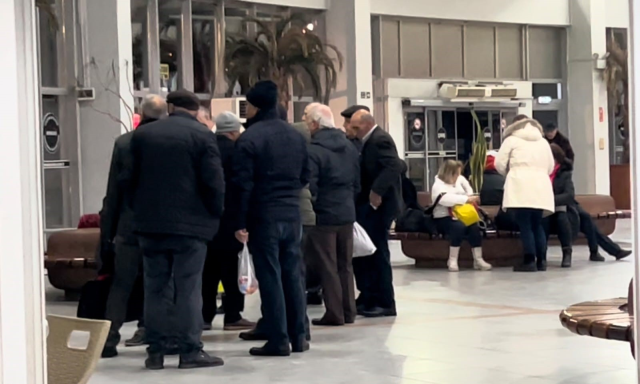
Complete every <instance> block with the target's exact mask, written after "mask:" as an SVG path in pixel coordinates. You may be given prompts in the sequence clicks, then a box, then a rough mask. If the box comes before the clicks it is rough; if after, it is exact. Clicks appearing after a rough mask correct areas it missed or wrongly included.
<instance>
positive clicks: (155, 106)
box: [140, 94, 167, 119]
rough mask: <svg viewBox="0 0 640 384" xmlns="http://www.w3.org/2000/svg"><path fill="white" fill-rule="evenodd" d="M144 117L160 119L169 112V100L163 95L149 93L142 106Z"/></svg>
mask: <svg viewBox="0 0 640 384" xmlns="http://www.w3.org/2000/svg"><path fill="white" fill-rule="evenodd" d="M140 110H141V111H142V117H143V118H152V119H160V118H162V117H164V116H165V115H166V114H167V102H166V101H165V100H164V98H162V97H161V96H158V95H154V94H149V95H146V96H145V97H144V99H142V105H141V106H140Z"/></svg>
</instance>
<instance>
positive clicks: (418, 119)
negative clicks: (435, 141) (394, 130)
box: [405, 113, 427, 152]
mask: <svg viewBox="0 0 640 384" xmlns="http://www.w3.org/2000/svg"><path fill="white" fill-rule="evenodd" d="M406 132H407V133H406V135H405V137H406V138H407V144H406V145H407V151H408V152H424V151H425V148H426V140H427V137H426V136H427V135H426V132H425V121H424V113H407V131H406Z"/></svg>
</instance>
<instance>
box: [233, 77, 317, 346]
mask: <svg viewBox="0 0 640 384" xmlns="http://www.w3.org/2000/svg"><path fill="white" fill-rule="evenodd" d="M247 101H248V106H247V116H248V122H249V128H248V129H247V131H246V132H245V133H243V134H242V136H241V137H240V139H239V140H238V141H237V143H236V155H235V157H234V161H233V163H234V167H233V169H234V176H233V189H234V196H236V197H237V204H236V206H235V207H234V212H236V213H237V214H236V217H237V221H236V226H235V229H236V230H237V231H236V238H237V239H238V240H239V241H240V242H241V243H247V242H248V244H249V250H250V251H251V254H252V255H253V262H254V263H255V268H256V274H257V278H258V281H259V282H260V298H261V299H262V307H261V308H262V319H261V320H260V327H259V328H260V332H263V333H264V334H265V336H266V338H267V340H268V341H267V343H266V344H265V345H264V346H263V347H261V348H252V349H251V351H250V352H251V354H252V355H258V356H288V355H289V354H290V353H291V351H293V352H304V351H306V350H308V349H309V343H308V342H307V341H306V330H305V328H306V325H305V319H306V300H305V293H304V278H303V276H302V271H303V266H302V257H301V255H300V239H301V237H302V233H301V231H302V223H301V219H300V192H301V190H302V188H303V187H304V186H305V185H307V183H308V182H309V169H308V154H307V143H306V141H305V139H304V137H302V135H300V134H299V133H298V132H296V130H295V129H294V128H293V127H292V126H291V125H289V124H288V123H287V122H285V121H283V120H281V119H280V118H279V116H278V112H277V108H276V104H277V103H278V88H277V86H276V85H275V84H274V83H273V82H271V81H262V82H259V83H257V84H256V85H255V87H254V88H252V89H251V90H250V91H249V92H248V93H247ZM289 344H291V345H289Z"/></svg>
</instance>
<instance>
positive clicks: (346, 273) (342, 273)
mask: <svg viewBox="0 0 640 384" xmlns="http://www.w3.org/2000/svg"><path fill="white" fill-rule="evenodd" d="M305 255H308V257H309V258H310V259H311V260H312V262H311V265H312V266H313V267H314V269H315V270H317V271H318V272H319V273H320V276H321V281H322V291H323V292H324V301H325V307H326V310H327V311H326V313H325V314H324V316H323V320H326V321H328V322H330V323H333V324H344V323H345V322H347V323H353V322H354V321H355V319H356V301H355V287H354V281H353V265H352V263H351V260H352V258H353V224H349V225H342V226H316V227H314V228H313V229H311V230H310V231H309V238H308V240H307V244H306V247H305Z"/></svg>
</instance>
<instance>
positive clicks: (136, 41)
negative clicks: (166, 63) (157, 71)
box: [131, 0, 149, 90]
mask: <svg viewBox="0 0 640 384" xmlns="http://www.w3.org/2000/svg"><path fill="white" fill-rule="evenodd" d="M146 20H147V1H146V0H131V36H132V37H133V83H134V84H133V87H134V89H136V90H143V89H145V88H149V74H148V73H147V71H148V66H147V41H146V33H145V28H146Z"/></svg>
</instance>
